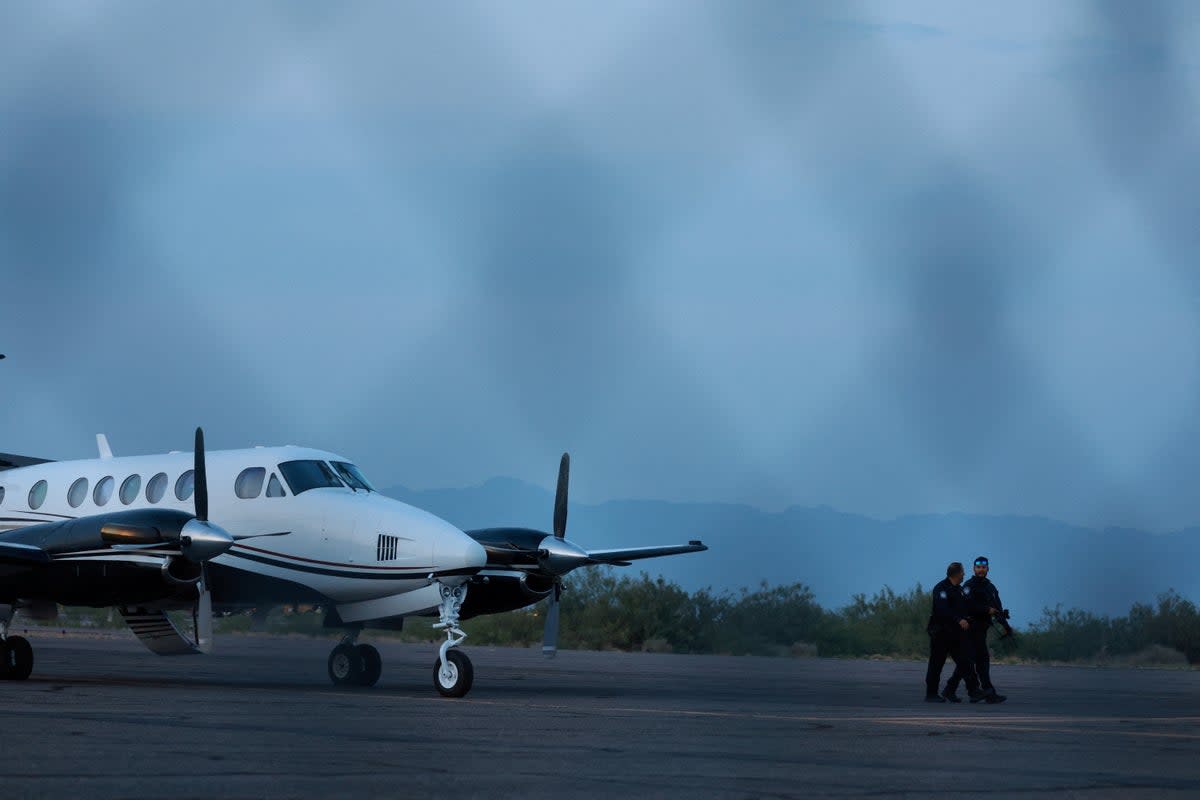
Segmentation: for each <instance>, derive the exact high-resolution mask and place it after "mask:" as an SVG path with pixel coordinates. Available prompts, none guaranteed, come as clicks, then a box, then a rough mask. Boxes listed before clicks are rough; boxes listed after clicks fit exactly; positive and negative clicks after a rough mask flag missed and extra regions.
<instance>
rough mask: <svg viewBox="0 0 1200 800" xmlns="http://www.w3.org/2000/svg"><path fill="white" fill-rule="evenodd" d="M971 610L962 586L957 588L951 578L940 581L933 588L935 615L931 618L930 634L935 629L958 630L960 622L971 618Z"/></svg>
mask: <svg viewBox="0 0 1200 800" xmlns="http://www.w3.org/2000/svg"><path fill="white" fill-rule="evenodd" d="M970 615H971V609H970V607H968V605H967V600H966V597H965V596H964V595H963V589H962V587H961V586H955V585H954V584H953V583H951V582H950V579H949V578H946V579H944V580H941V581H938V583H937V585H936V586H934V587H933V614H932V616H930V618H929V625H930V629H931V630H930V632H933V629H935V628H936V629H937V630H942V631H950V630H952V629H956V628H957V626H958V623H959V620H964V619H967V618H968V617H970Z"/></svg>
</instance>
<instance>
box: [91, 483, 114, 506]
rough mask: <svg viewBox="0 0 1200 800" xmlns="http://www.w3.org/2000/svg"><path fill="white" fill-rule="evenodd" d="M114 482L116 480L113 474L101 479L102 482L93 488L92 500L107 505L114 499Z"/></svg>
mask: <svg viewBox="0 0 1200 800" xmlns="http://www.w3.org/2000/svg"><path fill="white" fill-rule="evenodd" d="M114 483H116V481H114V480H113V478H112V475H105V476H104V477H103V478H101V479H100V482H99V483H97V484H96V488H95V489H93V490H92V500H93V501H95V503H96V505H98V506H102V505H105V504H106V503H108V501H109V500H110V499H112V493H113V484H114Z"/></svg>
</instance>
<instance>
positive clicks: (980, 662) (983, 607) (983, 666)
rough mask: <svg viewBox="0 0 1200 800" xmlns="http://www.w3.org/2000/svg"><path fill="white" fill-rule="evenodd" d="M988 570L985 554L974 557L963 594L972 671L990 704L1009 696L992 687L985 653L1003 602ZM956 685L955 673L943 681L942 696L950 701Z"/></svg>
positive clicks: (989, 656)
mask: <svg viewBox="0 0 1200 800" xmlns="http://www.w3.org/2000/svg"><path fill="white" fill-rule="evenodd" d="M988 569H989V564H988V559H987V556H980V557H979V558H977V559H975V564H974V572H975V574H974V575H972V576H971V578H970V580H968V581H967V582H966V584H964V585H963V596H964V597H965V598H966V601H967V608H968V609H969V612H970V623H971V624H970V628H969V629H968V630H967V641H968V643H969V646H970V649H971V661H972V662H974V664H975V673H976V675H978V677H979V688H981V689H982V690H983V692H984V694H985V695H986V697H984V699H985V700H986V701H987V702H989V703H1003V702H1004V701H1005V700H1007V699H1008V698H1007V697H1005V696H1004V695H1002V694H997V693H996V689H995V687H993V686H992V659H991V655H990V654H989V653H988V646H987V635H988V628H990V627H992V617H994V616H995V615H996V614H999V613H1000V610H1001V609H1002V608H1004V604H1003V603H1001V602H1000V590H999V589H997V588H996V584H994V583H992V582H991V581H990V580H988ZM957 688H958V680H957V673H956V674H955V675H954V676H952V677H951V678H950V680H949V682H947V683H946V691H945V694H944V695H943V696H944V697H945V698H946V699H947V700H951V699H952V698H953V695H954V692H955V690H956V689H957ZM972 702H974V700H972Z"/></svg>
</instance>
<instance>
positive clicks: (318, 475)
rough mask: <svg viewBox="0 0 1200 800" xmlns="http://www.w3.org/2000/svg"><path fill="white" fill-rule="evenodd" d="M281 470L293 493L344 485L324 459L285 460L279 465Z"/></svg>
mask: <svg viewBox="0 0 1200 800" xmlns="http://www.w3.org/2000/svg"><path fill="white" fill-rule="evenodd" d="M279 471H280V472H282V473H283V479H284V480H285V481H287V484H288V486H289V487H290V488H291V490H292V494H300V493H301V492H307V491H308V490H309V489H320V488H322V487H325V486H342V485H343V484H342V482H341V481H340V480H338V476H337V475H335V474H334V472H333V469H332V468H331V467H330V466H329V465H328V464H326V463H325V462H324V461H284V462H283V463H282V464H280V465H279Z"/></svg>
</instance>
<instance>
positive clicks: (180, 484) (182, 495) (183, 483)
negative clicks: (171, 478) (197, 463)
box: [175, 469, 196, 500]
mask: <svg viewBox="0 0 1200 800" xmlns="http://www.w3.org/2000/svg"><path fill="white" fill-rule="evenodd" d="M195 488H196V473H195V471H193V470H190V469H189V470H188V471H187V472H185V473H183V474H182V475H180V476H179V480H177V481H175V499H176V500H187V499H188V498H189V497H191V496H192V491H193V490H194V489H195Z"/></svg>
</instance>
